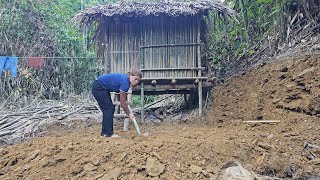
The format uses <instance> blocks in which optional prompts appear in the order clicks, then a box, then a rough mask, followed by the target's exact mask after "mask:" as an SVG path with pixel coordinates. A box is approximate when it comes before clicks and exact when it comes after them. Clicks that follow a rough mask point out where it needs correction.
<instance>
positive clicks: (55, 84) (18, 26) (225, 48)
mask: <svg viewBox="0 0 320 180" xmlns="http://www.w3.org/2000/svg"><path fill="white" fill-rule="evenodd" d="M116 2H117V1H116V0H0V28H1V31H0V55H5V56H18V57H29V56H44V57H70V58H64V59H48V60H47V62H46V63H47V64H46V67H45V68H42V69H27V68H23V63H24V62H23V61H21V62H19V63H20V64H22V66H21V68H22V69H20V73H21V74H20V77H19V78H16V79H14V78H2V79H0V92H1V94H2V95H1V97H0V100H1V101H0V102H2V104H0V106H2V107H3V106H8V105H9V106H10V104H11V105H12V106H16V105H17V103H18V104H19V106H23V105H25V104H28V102H29V101H30V99H34V98H49V99H52V98H53V99H61V98H65V97H67V96H68V95H70V94H83V93H86V92H88V91H89V90H90V89H89V88H90V83H91V81H92V80H93V78H94V77H95V76H96V75H99V74H101V72H102V71H103V65H102V63H103V62H102V60H101V59H94V58H91V57H95V56H96V52H95V49H94V47H93V44H92V43H91V41H90V38H91V36H92V34H93V28H94V27H89V28H88V29H86V30H83V31H79V30H78V29H77V28H76V27H75V26H73V25H72V23H71V22H70V20H71V18H72V17H73V16H74V15H75V14H76V13H78V12H79V11H80V10H82V9H84V8H86V7H89V6H93V5H97V4H102V3H116ZM224 3H225V4H226V5H228V6H230V7H231V8H233V9H234V10H235V11H236V12H237V14H238V15H237V19H238V22H237V21H232V20H231V21H226V20H225V19H223V17H221V16H220V15H219V14H216V13H212V14H210V17H209V18H210V19H212V20H208V21H207V23H208V27H209V28H208V32H207V34H206V36H207V39H208V42H206V43H207V44H208V46H206V47H205V49H203V50H204V51H205V52H206V53H204V54H205V56H204V57H203V58H208V59H209V60H210V68H211V69H210V70H211V72H212V73H213V74H214V76H217V77H219V78H224V77H228V76H231V75H233V74H235V73H237V72H238V71H239V70H241V69H245V68H246V67H249V66H251V65H252V64H255V63H257V62H258V61H259V60H260V59H261V58H263V57H265V58H268V57H272V56H275V55H277V54H280V53H282V52H283V51H285V50H287V49H288V48H292V47H295V46H296V45H298V44H299V43H301V42H308V41H311V40H310V38H311V37H313V36H314V35H317V34H318V33H319V29H320V25H319V23H320V1H318V0H255V1H253V0H227V1H225V2H224ZM90 28H92V29H90ZM77 57H88V58H77Z"/></svg>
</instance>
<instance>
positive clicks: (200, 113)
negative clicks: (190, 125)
mask: <svg viewBox="0 0 320 180" xmlns="http://www.w3.org/2000/svg"><path fill="white" fill-rule="evenodd" d="M198 92H199V116H202V81H199V84H198Z"/></svg>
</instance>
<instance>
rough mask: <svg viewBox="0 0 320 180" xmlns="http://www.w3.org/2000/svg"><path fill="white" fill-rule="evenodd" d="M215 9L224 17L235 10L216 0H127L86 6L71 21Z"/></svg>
mask: <svg viewBox="0 0 320 180" xmlns="http://www.w3.org/2000/svg"><path fill="white" fill-rule="evenodd" d="M209 11H216V12H219V13H220V14H222V15H223V16H224V17H234V16H235V12H234V11H233V10H231V9H230V8H228V7H226V6H225V5H223V4H222V3H220V2H217V1H194V2H141V3H138V2H127V3H124V2H122V3H118V4H105V5H98V6H93V7H90V8H87V9H85V10H83V11H81V12H80V13H78V14H77V15H76V16H75V17H74V18H73V21H75V22H77V23H79V24H80V26H82V25H87V24H90V23H92V22H94V21H97V20H99V19H101V18H108V17H109V18H111V17H114V18H115V17H143V16H160V15H167V16H172V17H176V16H180V15H185V16H186V15H196V14H207V13H208V12H209Z"/></svg>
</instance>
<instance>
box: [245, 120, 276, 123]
mask: <svg viewBox="0 0 320 180" xmlns="http://www.w3.org/2000/svg"><path fill="white" fill-rule="evenodd" d="M242 122H244V123H280V121H279V120H251V121H242Z"/></svg>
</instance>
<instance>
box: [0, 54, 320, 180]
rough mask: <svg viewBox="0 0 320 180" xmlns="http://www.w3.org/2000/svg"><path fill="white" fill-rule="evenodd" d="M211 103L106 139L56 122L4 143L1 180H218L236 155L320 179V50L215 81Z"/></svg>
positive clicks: (275, 172)
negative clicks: (196, 113)
mask: <svg viewBox="0 0 320 180" xmlns="http://www.w3.org/2000/svg"><path fill="white" fill-rule="evenodd" d="M212 101H213V106H212V107H210V110H209V111H208V113H207V115H206V116H205V117H203V118H201V119H200V118H189V119H187V120H184V121H179V120H176V121H172V120H169V119H166V120H164V122H163V123H162V124H160V125H154V124H152V123H146V124H145V125H141V126H140V128H141V129H142V131H143V133H144V135H141V136H137V135H136V132H135V131H134V129H133V128H131V130H130V131H129V132H121V129H122V127H121V125H118V126H117V127H116V132H119V135H120V136H121V138H114V139H105V138H102V137H100V136H99V130H100V124H99V123H95V122H92V121H91V122H90V121H76V120H75V123H74V124H73V125H72V126H67V125H63V124H56V125H53V126H51V127H50V131H49V132H48V133H47V134H46V135H44V136H43V137H38V138H35V139H32V140H30V141H28V142H24V143H21V144H16V145H11V146H4V147H2V148H1V149H0V154H1V156H0V178H1V179H48V180H49V179H112V178H114V179H117V178H119V179H217V177H218V176H219V174H220V173H221V169H223V167H224V165H225V163H226V162H228V161H230V160H236V161H239V162H241V163H242V165H243V166H244V167H246V168H247V169H248V170H250V171H252V172H254V173H255V174H256V176H257V177H260V178H261V179H272V178H287V179H308V178H312V177H314V178H315V177H318V178H319V177H320V166H319V164H320V161H319V157H320V149H317V148H316V146H314V145H317V146H320V134H319V131H320V55H301V56H299V57H298V56H297V57H288V58H286V59H281V60H279V59H275V60H274V61H273V62H272V63H263V64H261V65H259V66H257V67H255V68H253V69H251V70H249V71H247V72H246V73H243V74H241V75H239V76H237V77H233V78H230V79H229V80H227V81H225V82H224V83H223V84H220V85H219V86H217V87H216V88H215V89H214V90H213V100H212ZM190 117H191V116H190ZM249 120H277V121H280V122H279V123H245V122H243V121H249ZM310 146H311V147H315V148H311V147H310Z"/></svg>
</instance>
